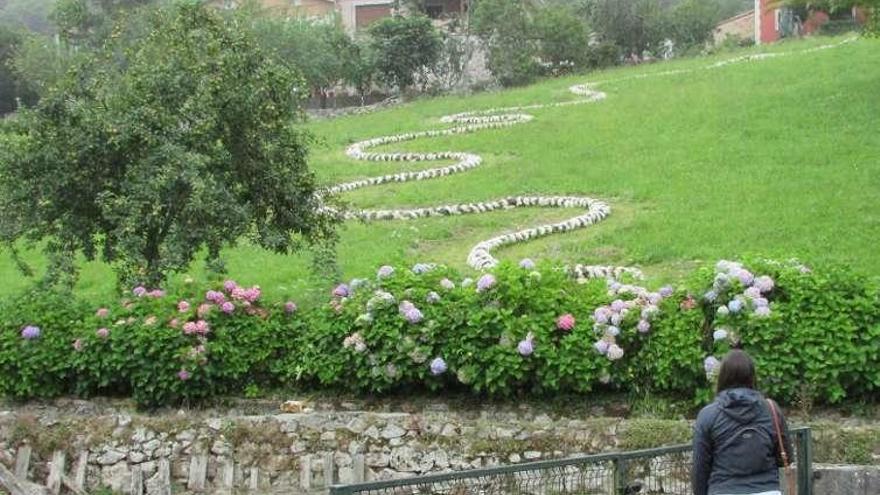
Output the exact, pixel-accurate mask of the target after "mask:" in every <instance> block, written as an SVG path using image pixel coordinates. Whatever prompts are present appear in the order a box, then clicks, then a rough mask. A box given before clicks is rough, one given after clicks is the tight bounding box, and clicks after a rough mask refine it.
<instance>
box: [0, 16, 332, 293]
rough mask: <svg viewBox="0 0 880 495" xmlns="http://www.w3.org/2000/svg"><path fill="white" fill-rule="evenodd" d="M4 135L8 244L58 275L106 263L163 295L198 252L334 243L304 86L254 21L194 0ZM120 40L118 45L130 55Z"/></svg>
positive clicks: (156, 19)
mask: <svg viewBox="0 0 880 495" xmlns="http://www.w3.org/2000/svg"><path fill="white" fill-rule="evenodd" d="M145 24H146V25H147V26H149V27H150V30H149V35H148V36H146V37H145V38H143V39H141V40H139V41H137V42H131V41H130V39H129V38H128V37H127V36H119V37H115V38H113V40H116V43H108V45H107V46H106V47H105V48H103V49H101V50H99V51H97V52H96V53H95V54H93V55H90V56H89V57H87V60H86V61H84V62H81V63H79V64H78V65H77V66H76V67H75V68H73V69H72V70H71V71H69V72H68V74H67V75H66V76H65V77H64V78H62V80H61V81H60V83H59V85H58V87H57V88H54V89H53V90H51V91H50V92H49V93H48V94H47V95H45V96H44V98H43V99H42V100H41V101H40V103H39V104H38V105H37V107H36V108H34V109H33V110H26V111H24V112H22V113H21V115H20V116H19V117H18V118H16V119H15V120H14V121H13V122H12V123H11V124H10V125H9V126H8V127H10V128H11V129H9V130H7V132H5V133H3V134H2V135H0V240H3V241H5V242H6V243H9V244H10V245H12V244H13V243H15V242H16V241H18V240H20V239H21V240H27V241H45V244H44V245H45V246H46V250H47V251H48V253H49V255H50V258H51V259H52V260H53V263H54V266H60V265H63V264H64V263H65V262H67V263H68V271H67V273H70V271H71V269H70V266H69V265H70V262H69V260H71V259H73V255H74V254H75V253H79V252H81V253H83V254H84V255H85V256H86V257H87V258H88V259H93V258H95V257H96V256H98V255H100V256H101V257H102V258H103V259H104V260H105V261H107V262H109V263H111V264H112V265H113V266H114V268H115V269H116V270H117V274H118V277H119V281H120V283H121V284H122V285H123V286H129V287H130V286H131V285H130V284H134V283H142V284H147V285H149V286H153V287H155V286H158V285H159V284H161V283H162V282H163V281H164V279H165V277H166V276H167V275H168V274H170V273H172V272H176V271H181V270H185V269H186V268H188V266H189V264H190V263H191V261H192V260H193V258H194V256H195V254H196V252H198V251H199V250H201V249H205V250H206V251H207V254H208V260H209V261H212V262H213V261H216V260H218V259H219V255H220V250H221V248H222V247H224V246H228V245H231V244H233V243H235V242H236V240H238V239H239V238H242V237H243V236H244V237H247V238H249V239H251V240H253V241H254V242H256V243H258V244H259V245H261V246H263V247H264V248H267V249H271V250H274V251H277V252H289V251H291V250H293V249H296V248H297V247H299V246H300V245H301V242H302V241H307V242H312V243H320V242H322V241H327V240H330V241H332V240H333V238H334V237H333V236H334V234H333V228H332V227H333V223H334V220H335V219H334V218H331V216H330V215H328V214H324V213H323V211H324V210H323V209H322V202H321V200H320V198H319V197H318V195H317V194H316V186H315V179H314V177H313V175H312V173H311V172H310V171H309V169H308V167H307V165H306V157H307V152H308V142H309V137H308V135H307V134H305V133H304V132H303V131H301V130H299V129H298V128H297V126H296V123H297V122H298V121H299V120H300V119H301V111H300V110H299V105H300V103H301V99H302V94H303V93H304V92H303V82H302V79H301V77H299V76H298V75H297V74H296V73H295V72H294V71H292V70H290V69H289V68H288V67H285V66H283V65H281V64H278V63H277V62H275V61H274V59H273V58H272V57H270V56H269V55H267V54H266V53H265V52H264V51H263V50H262V49H261V48H260V46H259V45H258V43H257V42H256V41H255V40H254V37H253V35H252V34H251V32H250V30H249V25H247V24H243V23H242V22H241V21H240V20H238V19H235V18H231V19H226V20H224V19H223V18H222V17H221V16H220V14H219V13H217V12H215V11H213V10H212V9H210V8H207V7H203V6H200V5H199V4H198V3H195V2H187V3H178V4H175V5H174V6H173V7H168V8H163V9H159V10H157V11H154V12H151V13H150V14H149V16H148V18H147V19H146V22H145ZM120 44H121V46H120Z"/></svg>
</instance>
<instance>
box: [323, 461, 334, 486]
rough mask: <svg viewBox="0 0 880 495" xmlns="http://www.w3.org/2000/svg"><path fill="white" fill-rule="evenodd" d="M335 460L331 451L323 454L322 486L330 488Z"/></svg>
mask: <svg viewBox="0 0 880 495" xmlns="http://www.w3.org/2000/svg"><path fill="white" fill-rule="evenodd" d="M335 467H336V461H335V460H334V458H333V454H332V453H327V454H324V486H326V487H327V488H330V487H331V486H333V471H335V469H334V468H335Z"/></svg>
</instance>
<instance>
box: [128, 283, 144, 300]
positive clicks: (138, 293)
mask: <svg viewBox="0 0 880 495" xmlns="http://www.w3.org/2000/svg"><path fill="white" fill-rule="evenodd" d="M131 293H132V294H134V296H135V297H144V296H145V295H146V294H147V289H146V288H145V287H143V286H140V285H139V286H137V287H135V288H134V289H133V290H132V291H131Z"/></svg>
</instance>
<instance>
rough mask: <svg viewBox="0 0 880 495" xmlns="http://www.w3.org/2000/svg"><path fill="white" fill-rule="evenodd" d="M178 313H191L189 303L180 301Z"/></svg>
mask: <svg viewBox="0 0 880 495" xmlns="http://www.w3.org/2000/svg"><path fill="white" fill-rule="evenodd" d="M177 311H180V312H181V313H186V312H187V311H189V303H188V302H186V301H180V302H179V303H177Z"/></svg>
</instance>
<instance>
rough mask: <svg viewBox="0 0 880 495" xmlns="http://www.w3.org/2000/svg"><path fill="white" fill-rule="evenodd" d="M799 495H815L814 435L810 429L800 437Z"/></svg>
mask: <svg viewBox="0 0 880 495" xmlns="http://www.w3.org/2000/svg"><path fill="white" fill-rule="evenodd" d="M797 472H798V491H797V492H798V495H813V435H812V431H811V430H810V429H809V428H804V429H802V430H800V432H799V435H798V457H797Z"/></svg>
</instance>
